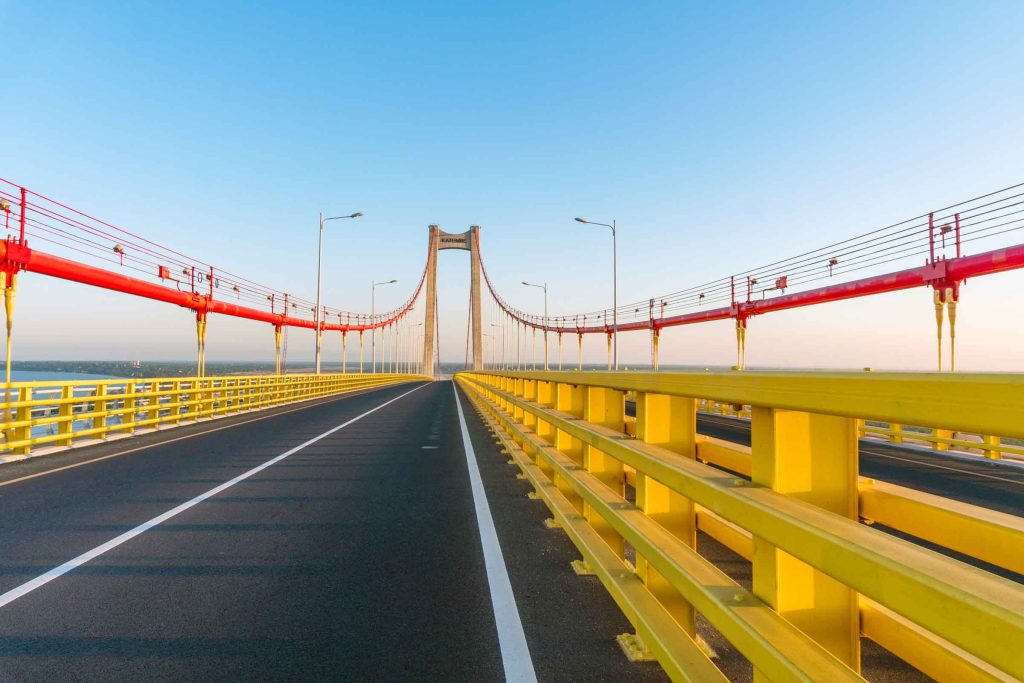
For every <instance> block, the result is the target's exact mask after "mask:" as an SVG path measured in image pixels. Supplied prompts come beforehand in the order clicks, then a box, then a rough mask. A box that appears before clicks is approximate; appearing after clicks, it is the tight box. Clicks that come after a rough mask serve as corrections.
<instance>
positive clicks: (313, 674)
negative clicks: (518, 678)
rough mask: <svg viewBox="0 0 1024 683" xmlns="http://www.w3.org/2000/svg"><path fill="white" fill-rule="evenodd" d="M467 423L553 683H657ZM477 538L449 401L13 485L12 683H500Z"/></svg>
mask: <svg viewBox="0 0 1024 683" xmlns="http://www.w3.org/2000/svg"><path fill="white" fill-rule="evenodd" d="M412 389H415V390H414V391H412V393H408V394H407V393H406V392H409V391H410V390H412ZM392 399H395V400H393V402H390V403H388V402H389V401H392ZM381 406H383V407H381ZM374 408H378V409H377V410H375V411H374V412H369V413H368V411H371V410H372V409H374ZM464 410H465V411H466V419H467V423H468V427H469V434H470V438H471V440H472V443H473V444H474V446H475V448H474V450H475V455H476V463H477V465H478V468H479V472H480V478H481V481H482V490H483V492H484V493H485V494H486V496H487V498H488V500H489V508H488V509H489V510H490V512H491V515H492V516H493V519H494V526H495V527H496V529H497V539H498V542H499V544H500V548H501V553H502V554H503V556H504V566H505V567H507V570H506V571H507V575H508V577H509V579H508V580H509V582H510V585H511V588H512V593H513V595H514V597H515V601H516V605H517V609H518V613H519V615H520V616H521V621H522V624H523V627H522V630H523V632H524V634H525V641H526V643H527V644H528V647H529V657H530V664H531V665H532V667H533V668H534V670H535V671H536V674H537V676H538V678H539V679H540V680H544V681H579V680H587V681H601V680H607V681H619V680H626V679H628V680H664V675H663V673H662V672H661V671H660V669H659V668H658V667H657V665H654V664H639V665H638V664H630V663H628V662H627V661H626V660H625V658H624V657H623V655H622V654H621V653H620V652H619V650H618V647H617V645H616V644H615V640H614V638H615V636H616V635H617V634H619V633H623V632H626V631H628V630H629V627H628V624H627V623H626V621H625V619H624V617H622V615H621V614H620V613H619V611H618V609H617V608H616V606H615V605H614V603H613V602H612V600H611V598H610V597H609V596H608V595H607V593H605V591H604V590H603V588H602V587H601V586H600V584H599V583H598V582H597V580H596V579H594V578H593V577H577V576H576V575H575V574H573V573H572V571H571V570H570V568H569V562H570V561H571V560H573V559H576V558H577V557H578V554H577V553H576V552H575V550H574V549H573V547H572V545H571V543H570V542H569V541H568V539H567V538H566V536H565V535H564V533H562V532H560V531H550V530H547V529H545V528H544V526H543V524H542V522H543V520H544V518H546V517H547V516H548V514H547V513H546V510H545V508H544V506H543V504H542V503H539V502H537V501H533V500H530V499H528V498H527V497H526V495H525V494H526V493H527V492H528V490H529V485H528V484H527V483H526V482H523V481H520V480H518V479H516V478H515V473H516V468H514V467H512V466H509V465H508V464H507V459H508V456H507V455H502V454H501V453H500V452H499V450H498V449H497V447H496V445H495V443H494V440H493V438H491V437H490V435H489V434H488V433H487V431H486V429H485V428H484V427H483V425H482V424H481V423H480V422H479V420H478V418H477V417H476V415H475V413H474V412H473V411H472V410H471V409H469V406H468V404H464ZM367 413H368V414H367ZM353 420H355V421H353ZM339 426H341V427H340V428H339ZM330 430H334V431H333V432H331V433H328V432H329V431H330ZM325 434H326V435H325ZM318 436H320V437H321V438H319V440H316V441H315V442H313V443H309V442H310V440H312V439H314V438H316V437H318ZM286 454H287V455H286ZM282 456H283V457H282ZM260 467H262V469H257V470H256V471H253V470H254V469H255V468H260ZM230 482H234V483H231V484H230V485H226V484H229V483H230ZM147 522H148V523H147ZM140 525H141V526H140ZM481 534H482V531H481V526H479V525H478V521H477V513H476V511H475V508H474V499H473V494H472V492H471V485H470V478H469V468H468V467H467V457H466V451H465V450H464V447H463V441H462V435H461V430H460V427H459V421H458V414H457V410H456V404H455V392H454V391H453V388H452V384H451V383H450V382H436V383H431V384H423V385H403V386H396V387H389V388H384V389H379V390H374V391H370V392H366V393H363V394H359V395H353V396H348V397H345V398H341V399H334V400H328V401H321V402H319V403H316V404H311V405H307V406H304V407H302V408H295V407H292V408H290V409H288V410H278V411H274V412H272V413H264V414H261V415H260V417H258V418H255V419H254V418H253V417H252V416H244V417H239V418H228V419H223V420H217V421H215V422H206V423H202V424H199V425H194V426H190V427H183V428H179V429H175V430H168V431H166V432H159V433H155V434H149V435H145V436H140V437H137V438H134V439H128V440H123V441H119V442H114V443H108V444H104V445H102V446H98V447H90V448H83V449H75V450H74V451H70V452H68V453H66V454H62V455H56V456H50V457H47V458H39V459H37V460H33V461H24V462H22V463H17V464H14V465H9V466H5V467H3V468H0V547H3V553H2V557H0V593H2V595H0V680H3V681H53V680H62V681H64V680H74V681H142V680H146V681H152V680H175V681H181V680H202V681H209V680H220V681H225V680H228V681H230V680H247V681H251V680H260V681H273V680H354V681H355V680H358V681H367V680H373V681H414V680H432V681H492V680H502V678H503V671H504V670H505V669H504V666H505V664H506V663H505V662H503V646H502V643H500V642H499V637H498V632H497V628H496V617H495V609H494V608H493V606H492V600H491V592H490V590H491V586H490V584H489V579H488V577H489V573H488V570H487V569H488V568H487V566H485V558H484V551H483V550H482V544H481ZM83 554H86V555H84V556H83ZM76 558H77V559H76ZM499 559H500V558H499ZM69 561H71V564H70V565H68V564H66V563H68V562H69ZM62 565H63V568H62Z"/></svg>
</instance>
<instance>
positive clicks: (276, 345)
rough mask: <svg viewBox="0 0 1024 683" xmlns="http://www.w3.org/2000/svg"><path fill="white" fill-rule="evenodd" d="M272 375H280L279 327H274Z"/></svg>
mask: <svg viewBox="0 0 1024 683" xmlns="http://www.w3.org/2000/svg"><path fill="white" fill-rule="evenodd" d="M274 374H275V375H280V374H281V326H280V325H274Z"/></svg>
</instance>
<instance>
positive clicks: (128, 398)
mask: <svg viewBox="0 0 1024 683" xmlns="http://www.w3.org/2000/svg"><path fill="white" fill-rule="evenodd" d="M121 422H122V423H123V424H124V425H125V426H124V428H123V429H122V430H121V431H123V432H126V433H128V434H132V433H133V432H135V382H125V385H124V412H122V413H121Z"/></svg>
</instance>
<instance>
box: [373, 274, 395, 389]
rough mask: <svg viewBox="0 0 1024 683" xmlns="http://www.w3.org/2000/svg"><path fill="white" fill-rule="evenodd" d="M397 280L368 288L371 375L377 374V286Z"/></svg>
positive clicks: (376, 283)
mask: <svg viewBox="0 0 1024 683" xmlns="http://www.w3.org/2000/svg"><path fill="white" fill-rule="evenodd" d="M396 282H398V280H387V281H384V282H373V283H372V284H371V286H370V325H372V327H371V328H370V356H371V357H372V358H373V360H372V362H371V363H370V365H371V367H372V368H373V374H377V319H376V318H377V285H392V284H394V283H396ZM383 360H384V357H383V353H381V361H382V362H381V365H383Z"/></svg>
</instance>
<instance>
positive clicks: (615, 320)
mask: <svg viewBox="0 0 1024 683" xmlns="http://www.w3.org/2000/svg"><path fill="white" fill-rule="evenodd" d="M576 222H577V223H588V224H590V225H601V226H604V227H606V228H611V231H612V345H613V350H612V358H613V359H614V363H615V369H616V370H618V369H619V248H618V244H617V239H616V235H615V232H616V230H615V221H612V222H611V225H609V224H608V223H598V222H596V221H588V220H587V219H586V218H577V219H576Z"/></svg>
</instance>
